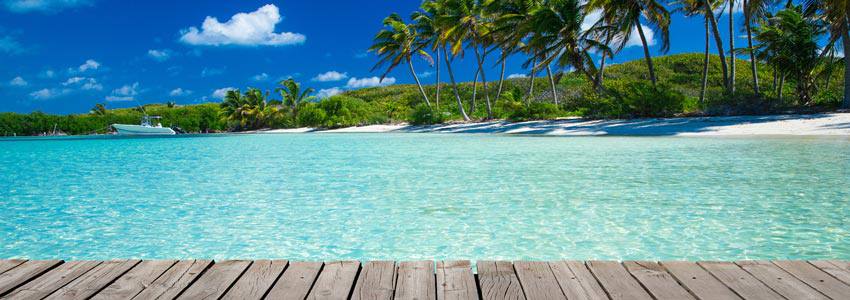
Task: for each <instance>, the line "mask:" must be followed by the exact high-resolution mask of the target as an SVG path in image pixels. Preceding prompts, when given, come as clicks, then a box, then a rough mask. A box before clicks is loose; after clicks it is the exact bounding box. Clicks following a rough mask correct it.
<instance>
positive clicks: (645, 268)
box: [623, 261, 695, 300]
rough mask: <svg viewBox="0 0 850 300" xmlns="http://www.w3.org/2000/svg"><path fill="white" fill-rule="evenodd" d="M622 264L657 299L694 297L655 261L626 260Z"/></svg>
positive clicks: (683, 299) (674, 299)
mask: <svg viewBox="0 0 850 300" xmlns="http://www.w3.org/2000/svg"><path fill="white" fill-rule="evenodd" d="M623 266H625V267H626V270H628V271H629V273H631V274H632V276H634V277H635V279H637V280H638V281H639V282H640V283H641V285H643V287H644V288H646V290H647V291H649V293H650V294H652V297H654V298H655V299H657V300H665V299H670V300H677V299H682V300H685V299H695V298H694V296H691V294H690V293H688V291H687V290H685V288H683V287H682V286H681V285H679V283H678V282H676V279H675V278H673V276H672V275H670V274H669V273H667V270H666V269H664V267H662V266H661V265H660V264H658V263H657V262H652V261H627V262H623Z"/></svg>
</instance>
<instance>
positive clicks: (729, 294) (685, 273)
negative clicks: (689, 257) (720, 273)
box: [661, 261, 741, 300]
mask: <svg viewBox="0 0 850 300" xmlns="http://www.w3.org/2000/svg"><path fill="white" fill-rule="evenodd" d="M661 265H662V266H663V267H664V268H665V269H667V272H669V273H670V275H673V277H674V278H676V280H677V281H678V282H679V283H680V284H681V285H682V286H683V287H685V289H687V290H688V291H690V292H691V294H693V295H696V296H697V297H698V298H699V299H704V300H740V299H741V297H738V295H736V294H735V292H733V291H732V290H730V289H729V288H728V287H726V285H724V284H723V283H722V282H720V281H718V280H717V279H716V278H714V276H712V275H711V274H709V273H708V272H707V271H706V270H705V269H703V268H702V267H700V266H699V265H697V264H696V263H694V262H689V261H664V262H661Z"/></svg>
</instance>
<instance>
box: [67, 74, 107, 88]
mask: <svg viewBox="0 0 850 300" xmlns="http://www.w3.org/2000/svg"><path fill="white" fill-rule="evenodd" d="M62 85H63V86H74V87H79V88H80V89H82V90H97V91H100V90H103V85H101V84H100V83H98V82H97V80H96V79H94V78H85V77H71V78H68V80H66V81H65V82H63V83H62Z"/></svg>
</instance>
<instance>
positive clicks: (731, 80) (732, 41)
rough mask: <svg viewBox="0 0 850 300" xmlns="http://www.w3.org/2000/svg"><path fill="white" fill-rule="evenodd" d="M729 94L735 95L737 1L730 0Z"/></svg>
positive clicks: (728, 4)
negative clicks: (735, 10)
mask: <svg viewBox="0 0 850 300" xmlns="http://www.w3.org/2000/svg"><path fill="white" fill-rule="evenodd" d="M727 6H729V93H730V94H732V95H734V94H735V13H734V9H735V0H729V3H727Z"/></svg>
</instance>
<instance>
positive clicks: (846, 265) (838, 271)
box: [809, 260, 850, 284]
mask: <svg viewBox="0 0 850 300" xmlns="http://www.w3.org/2000/svg"><path fill="white" fill-rule="evenodd" d="M809 263H811V264H812V265H814V266H815V267H818V269H821V271H824V272H826V273H827V274H829V275H832V277H835V279H838V280H840V281H841V282H844V283H846V284H850V262H846V261H838V260H830V261H823V260H821V261H810V262H809Z"/></svg>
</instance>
